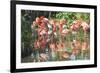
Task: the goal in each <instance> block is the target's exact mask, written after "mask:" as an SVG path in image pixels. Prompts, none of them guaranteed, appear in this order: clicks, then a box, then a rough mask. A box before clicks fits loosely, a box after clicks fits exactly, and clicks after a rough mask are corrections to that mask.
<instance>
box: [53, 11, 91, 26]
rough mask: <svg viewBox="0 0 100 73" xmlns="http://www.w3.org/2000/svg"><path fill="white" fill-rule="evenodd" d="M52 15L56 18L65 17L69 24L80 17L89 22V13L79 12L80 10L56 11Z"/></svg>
mask: <svg viewBox="0 0 100 73" xmlns="http://www.w3.org/2000/svg"><path fill="white" fill-rule="evenodd" d="M53 17H54V18H56V19H61V18H63V17H64V18H65V19H66V20H67V24H68V25H69V24H70V23H72V22H73V21H74V20H76V19H82V20H84V21H86V22H87V23H89V21H90V20H89V18H90V14H89V13H81V12H77V13H76V12H57V13H56V14H53Z"/></svg>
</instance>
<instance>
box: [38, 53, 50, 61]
mask: <svg viewBox="0 0 100 73" xmlns="http://www.w3.org/2000/svg"><path fill="white" fill-rule="evenodd" d="M39 59H40V61H47V60H48V55H47V54H45V53H41V54H40V58H39Z"/></svg>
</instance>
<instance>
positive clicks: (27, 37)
mask: <svg viewBox="0 0 100 73" xmlns="http://www.w3.org/2000/svg"><path fill="white" fill-rule="evenodd" d="M30 26H31V21H30V18H29V15H28V14H24V15H22V17H21V42H22V43H24V47H25V48H28V47H30V43H31V39H32V37H31V34H32V32H31V27H30Z"/></svg>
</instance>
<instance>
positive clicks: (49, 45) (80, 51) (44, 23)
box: [31, 16, 90, 62]
mask: <svg viewBox="0 0 100 73" xmlns="http://www.w3.org/2000/svg"><path fill="white" fill-rule="evenodd" d="M67 22H68V20H67V19H65V18H61V19H60V20H56V19H48V18H46V17H44V16H40V17H36V19H35V20H33V23H32V25H31V29H32V36H33V37H34V36H35V35H37V37H36V38H35V39H34V40H33V44H32V45H33V56H34V62H45V61H66V60H78V57H77V56H78V55H80V56H81V58H80V60H81V59H82V60H83V59H89V50H90V47H89V43H88V42H87V39H86V38H85V37H84V41H83V42H81V41H80V40H79V39H76V38H73V39H72V41H71V43H70V44H69V45H70V46H71V51H70V52H69V51H68V49H67V48H68V47H67V45H68V42H67V40H66V39H65V38H67V35H69V34H72V35H77V32H78V31H79V29H80V28H81V29H82V31H83V32H84V34H85V35H84V36H86V34H87V32H89V30H90V25H89V24H88V23H87V22H85V21H83V20H82V19H80V20H74V21H73V22H72V23H71V24H70V25H67ZM34 32H36V33H34ZM68 38H69V37H68ZM68 38H67V39H68Z"/></svg>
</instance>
